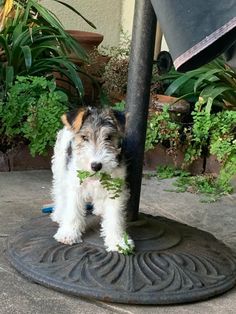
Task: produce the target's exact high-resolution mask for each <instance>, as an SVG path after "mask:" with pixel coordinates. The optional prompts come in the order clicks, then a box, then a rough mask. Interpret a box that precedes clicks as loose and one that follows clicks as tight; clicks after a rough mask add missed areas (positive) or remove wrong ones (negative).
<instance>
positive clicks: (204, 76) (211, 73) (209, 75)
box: [194, 69, 222, 93]
mask: <svg viewBox="0 0 236 314" xmlns="http://www.w3.org/2000/svg"><path fill="white" fill-rule="evenodd" d="M220 72H222V69H212V70H209V71H207V73H203V74H201V75H199V78H198V79H197V80H196V82H195V84H194V93H196V91H197V89H198V88H199V87H200V85H201V83H202V82H204V81H208V80H210V79H212V77H213V76H214V74H216V73H220Z"/></svg>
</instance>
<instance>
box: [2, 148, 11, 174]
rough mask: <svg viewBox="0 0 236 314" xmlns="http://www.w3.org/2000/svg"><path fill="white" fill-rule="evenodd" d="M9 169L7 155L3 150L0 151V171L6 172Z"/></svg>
mask: <svg viewBox="0 0 236 314" xmlns="http://www.w3.org/2000/svg"><path fill="white" fill-rule="evenodd" d="M7 171H10V168H9V163H8V156H7V154H4V153H3V152H0V172H7Z"/></svg>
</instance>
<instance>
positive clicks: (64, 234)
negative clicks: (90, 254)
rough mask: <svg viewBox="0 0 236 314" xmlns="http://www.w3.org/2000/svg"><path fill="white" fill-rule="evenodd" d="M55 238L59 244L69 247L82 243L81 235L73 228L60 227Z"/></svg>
mask: <svg viewBox="0 0 236 314" xmlns="http://www.w3.org/2000/svg"><path fill="white" fill-rule="evenodd" d="M53 237H54V239H55V240H57V241H58V242H61V243H64V244H69V245H72V244H75V243H80V242H82V239H81V233H80V232H78V231H77V230H74V229H73V228H65V227H60V228H59V229H58V230H57V233H56V234H55V235H54V236H53Z"/></svg>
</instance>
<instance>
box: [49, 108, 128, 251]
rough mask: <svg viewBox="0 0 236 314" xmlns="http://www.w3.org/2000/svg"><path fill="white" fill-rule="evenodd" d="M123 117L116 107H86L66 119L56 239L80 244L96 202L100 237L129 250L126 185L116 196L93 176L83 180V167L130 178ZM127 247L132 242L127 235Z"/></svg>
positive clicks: (57, 171)
mask: <svg viewBox="0 0 236 314" xmlns="http://www.w3.org/2000/svg"><path fill="white" fill-rule="evenodd" d="M124 120H125V119H124V116H123V115H121V114H120V113H119V112H116V111H114V110H111V109H105V110H100V109H95V108H94V109H92V108H84V109H80V110H77V111H76V112H72V113H69V114H65V115H63V117H62V121H63V123H64V128H63V129H62V130H60V131H59V132H58V135H57V141H56V144H55V148H54V156H53V159H52V171H53V199H54V204H55V208H54V212H53V213H52V215H51V217H52V220H53V221H55V222H57V223H59V228H58V231H57V233H56V234H55V235H54V238H55V239H56V240H57V241H59V242H62V243H65V244H73V243H78V242H81V241H82V239H81V235H82V233H83V232H84V231H85V227H86V209H85V208H86V204H87V203H89V202H90V203H92V204H93V208H94V210H93V214H95V215H99V216H101V236H103V237H104V244H105V247H106V250H107V251H119V249H118V248H120V247H121V248H122V249H126V248H127V241H124V234H125V217H126V213H125V210H126V205H127V200H128V198H129V191H128V189H127V188H126V187H124V188H123V190H122V193H121V194H120V195H119V197H118V198H115V199H112V198H111V197H110V195H109V192H108V191H107V190H105V189H104V188H103V186H102V185H101V183H100V181H99V180H98V179H97V178H96V177H95V176H94V177H91V178H87V179H86V180H84V181H83V183H82V184H81V182H80V179H79V178H78V176H77V171H78V170H86V171H92V172H97V171H99V170H102V171H103V172H105V173H108V174H110V175H111V177H113V178H116V177H119V178H122V179H125V177H126V166H125V164H124V162H123V160H122V149H121V145H122V140H123V136H124V125H125V123H124ZM128 245H129V246H131V247H133V246H134V244H133V241H132V240H131V239H130V238H128Z"/></svg>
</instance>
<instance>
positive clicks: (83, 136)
mask: <svg viewBox="0 0 236 314" xmlns="http://www.w3.org/2000/svg"><path fill="white" fill-rule="evenodd" d="M81 138H82V140H83V141H84V142H88V140H89V139H88V136H86V135H82V136H81Z"/></svg>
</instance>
